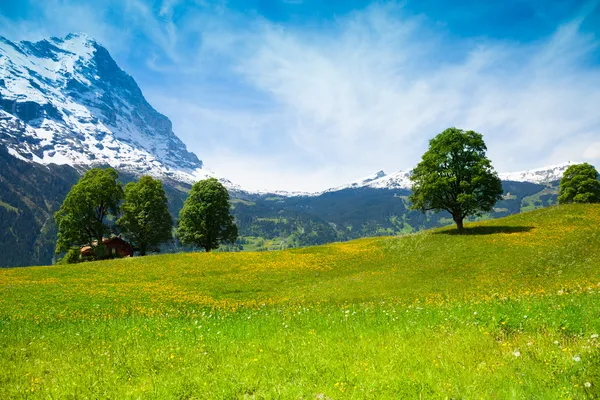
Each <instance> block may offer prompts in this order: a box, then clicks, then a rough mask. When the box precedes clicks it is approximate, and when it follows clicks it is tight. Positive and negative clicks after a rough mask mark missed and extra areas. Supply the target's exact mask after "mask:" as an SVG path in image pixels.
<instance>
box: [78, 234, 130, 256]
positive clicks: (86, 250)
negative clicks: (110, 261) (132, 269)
mask: <svg viewBox="0 0 600 400" xmlns="http://www.w3.org/2000/svg"><path fill="white" fill-rule="evenodd" d="M97 243H98V242H97V241H94V246H95V245H96V244H97ZM102 244H103V245H105V246H106V256H107V257H109V258H110V257H128V256H129V257H133V246H132V245H131V244H130V243H129V242H127V241H125V240H123V239H121V238H120V237H119V236H115V237H111V238H104V239H102ZM93 255H94V249H93V248H92V246H83V247H82V248H81V256H82V257H89V256H93Z"/></svg>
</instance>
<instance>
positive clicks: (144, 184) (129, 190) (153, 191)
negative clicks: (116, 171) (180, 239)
mask: <svg viewBox="0 0 600 400" xmlns="http://www.w3.org/2000/svg"><path fill="white" fill-rule="evenodd" d="M121 214H122V217H121V218H120V219H119V220H118V221H117V225H118V226H119V228H120V229H121V232H122V233H123V236H124V237H125V238H126V239H127V240H128V241H129V242H131V244H132V245H133V246H134V247H135V248H136V249H137V250H139V252H140V255H142V256H143V255H146V253H147V252H150V251H154V252H159V251H160V245H161V243H165V242H168V241H170V240H171V239H172V235H171V228H172V227H173V220H172V218H171V215H170V214H169V209H168V201H167V195H166V193H165V190H164V189H163V185H162V183H161V181H160V180H158V179H153V178H152V177H150V176H142V177H141V178H140V180H139V182H130V183H128V184H127V185H126V186H125V202H124V203H123V204H122V205H121Z"/></svg>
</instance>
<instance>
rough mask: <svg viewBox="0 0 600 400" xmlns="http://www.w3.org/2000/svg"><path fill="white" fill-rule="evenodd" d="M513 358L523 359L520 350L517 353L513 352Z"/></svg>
mask: <svg viewBox="0 0 600 400" xmlns="http://www.w3.org/2000/svg"><path fill="white" fill-rule="evenodd" d="M513 356H515V357H521V352H520V351H519V350H515V351H513Z"/></svg>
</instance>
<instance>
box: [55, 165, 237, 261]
mask: <svg viewBox="0 0 600 400" xmlns="http://www.w3.org/2000/svg"><path fill="white" fill-rule="evenodd" d="M54 217H55V220H56V223H57V225H58V238H57V242H56V253H57V254H60V253H67V257H65V260H67V261H69V262H74V261H76V260H78V259H79V249H80V248H81V246H85V245H88V246H90V247H91V248H92V249H93V251H94V254H95V258H103V257H105V256H106V251H105V249H104V248H103V245H102V240H103V238H105V237H107V236H109V235H113V234H121V235H122V236H123V237H124V238H125V239H126V240H128V241H129V242H130V243H131V244H132V245H133V246H134V248H135V250H137V251H138V252H139V254H140V255H142V256H143V255H146V254H147V253H149V252H158V251H160V246H161V245H162V244H164V243H167V242H170V241H171V240H172V239H173V220H172V218H171V215H170V214H169V210H168V200H167V195H166V193H165V190H164V188H163V185H162V182H161V181H160V180H158V179H154V178H152V177H151V176H142V177H141V178H140V180H139V181H137V182H130V183H128V184H127V185H126V186H125V187H124V188H123V187H122V185H121V184H120V183H119V182H118V174H117V172H116V171H115V170H114V169H112V168H107V169H99V168H94V169H91V170H89V171H87V172H86V173H85V175H84V176H83V177H82V178H81V179H80V180H79V181H78V182H77V184H75V185H74V186H73V187H72V188H71V191H70V192H69V193H68V194H67V196H66V198H65V200H64V202H63V204H62V206H61V207H60V209H59V210H58V211H57V212H56V213H55V216H54ZM175 235H176V237H177V238H178V239H179V240H180V242H181V243H182V244H184V245H192V246H196V247H201V248H203V249H205V251H210V250H212V249H216V248H218V247H219V244H220V243H223V242H231V243H233V242H235V240H236V239H237V235H238V232H237V227H236V225H235V223H234V220H233V216H232V215H231V214H230V212H229V193H228V192H227V189H226V188H225V187H224V186H223V185H222V184H221V183H220V182H219V181H217V180H216V179H214V178H211V179H206V180H203V181H200V182H197V183H196V184H194V185H193V186H192V188H191V190H190V194H189V196H188V198H187V199H186V201H185V203H184V206H183V208H182V209H181V211H180V213H179V219H178V227H177V229H176V230H175Z"/></svg>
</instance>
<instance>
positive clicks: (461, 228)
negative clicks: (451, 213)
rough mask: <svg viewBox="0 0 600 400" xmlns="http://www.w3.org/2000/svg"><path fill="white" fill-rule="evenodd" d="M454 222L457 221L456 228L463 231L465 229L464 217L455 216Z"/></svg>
mask: <svg viewBox="0 0 600 400" xmlns="http://www.w3.org/2000/svg"><path fill="white" fill-rule="evenodd" d="M454 222H456V229H458V230H459V231H462V230H463V218H461V217H454Z"/></svg>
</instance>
